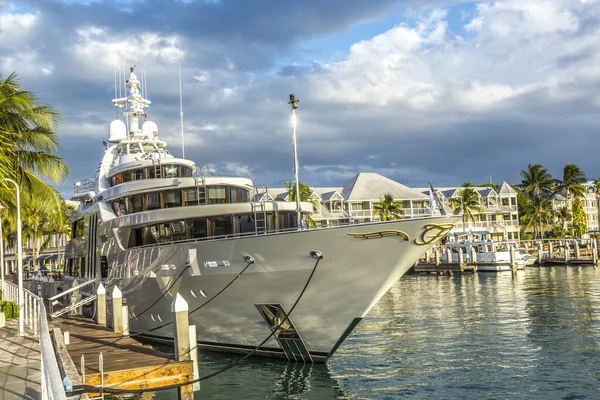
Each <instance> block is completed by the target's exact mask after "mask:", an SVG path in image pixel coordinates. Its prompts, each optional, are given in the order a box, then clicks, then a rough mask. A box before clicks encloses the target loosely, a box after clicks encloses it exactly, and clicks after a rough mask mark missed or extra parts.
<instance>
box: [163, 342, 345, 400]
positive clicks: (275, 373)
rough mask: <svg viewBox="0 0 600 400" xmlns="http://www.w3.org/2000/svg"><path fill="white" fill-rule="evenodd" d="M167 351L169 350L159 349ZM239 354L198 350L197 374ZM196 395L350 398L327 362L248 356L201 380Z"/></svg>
mask: <svg viewBox="0 0 600 400" xmlns="http://www.w3.org/2000/svg"><path fill="white" fill-rule="evenodd" d="M162 350H164V351H168V349H162ZM239 358H240V357H239V356H235V355H226V354H219V353H212V352H201V353H200V375H201V376H203V375H207V374H209V373H211V372H214V371H217V370H219V369H221V368H222V367H223V366H225V365H227V364H228V363H230V362H234V361H236V360H239ZM155 398H156V399H175V398H177V396H176V394H175V392H174V391H165V392H162V393H159V394H158V395H157V396H156V397H155ZM195 398H197V399H202V400H207V399H210V400H213V399H217V400H219V399H227V400H230V399H276V400H288V399H289V400H292V399H315V400H316V399H351V398H353V397H352V396H350V395H348V394H347V393H346V392H345V391H344V390H343V389H342V388H341V387H340V385H339V383H338V382H337V380H335V379H334V378H333V377H332V375H331V372H330V370H329V366H328V365H323V364H314V365H313V364H302V363H296V362H286V361H283V360H269V359H265V358H259V357H256V358H249V359H248V360H245V361H244V362H243V363H241V364H240V365H239V366H236V367H234V368H232V369H230V370H229V371H227V372H224V373H223V374H221V375H218V376H216V377H214V378H211V379H209V380H207V381H205V382H202V383H201V390H200V392H198V393H196V396H195Z"/></svg>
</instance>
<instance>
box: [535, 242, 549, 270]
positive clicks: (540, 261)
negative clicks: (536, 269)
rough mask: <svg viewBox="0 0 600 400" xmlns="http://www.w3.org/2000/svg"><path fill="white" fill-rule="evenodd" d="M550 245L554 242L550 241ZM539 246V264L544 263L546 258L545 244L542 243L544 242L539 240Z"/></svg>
mask: <svg viewBox="0 0 600 400" xmlns="http://www.w3.org/2000/svg"><path fill="white" fill-rule="evenodd" d="M548 245H549V246H552V244H551V243H550V242H548ZM537 248H538V265H542V262H543V260H544V245H543V244H542V242H538V245H537Z"/></svg>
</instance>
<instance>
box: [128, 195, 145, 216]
mask: <svg viewBox="0 0 600 400" xmlns="http://www.w3.org/2000/svg"><path fill="white" fill-rule="evenodd" d="M130 199H131V203H130V206H129V209H130V210H131V212H134V213H136V212H141V211H144V201H143V196H142V195H141V194H138V195H135V196H131V197H130Z"/></svg>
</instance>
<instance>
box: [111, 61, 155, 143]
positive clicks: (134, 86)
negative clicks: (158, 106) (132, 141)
mask: <svg viewBox="0 0 600 400" xmlns="http://www.w3.org/2000/svg"><path fill="white" fill-rule="evenodd" d="M134 71H135V66H133V67H131V68H130V69H129V79H128V80H126V81H125V87H127V88H128V89H129V96H127V97H121V98H118V99H113V101H112V102H113V103H114V104H115V105H117V106H119V107H122V108H124V109H125V111H124V112H123V115H124V116H125V117H126V118H127V126H128V132H127V136H132V135H135V134H137V133H138V132H139V131H140V118H144V115H145V113H144V110H145V109H146V108H148V106H149V105H150V103H151V102H150V101H149V100H146V99H145V98H144V97H143V96H142V95H141V94H140V81H139V80H138V78H137V76H136V75H135V72H134ZM125 94H126V95H127V93H125Z"/></svg>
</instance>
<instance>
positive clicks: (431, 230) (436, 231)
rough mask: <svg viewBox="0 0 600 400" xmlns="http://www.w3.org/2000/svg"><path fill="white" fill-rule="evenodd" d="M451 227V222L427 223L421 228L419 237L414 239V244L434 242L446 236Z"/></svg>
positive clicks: (421, 244) (422, 244)
mask: <svg viewBox="0 0 600 400" xmlns="http://www.w3.org/2000/svg"><path fill="white" fill-rule="evenodd" d="M453 227H454V225H453V224H427V225H425V227H424V228H423V229H424V231H423V233H421V238H420V239H415V244H416V245H418V246H425V245H428V244H431V243H434V242H436V241H437V240H439V239H441V238H443V237H444V236H446V234H447V233H448V232H450V231H451V230H452V228H453Z"/></svg>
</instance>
